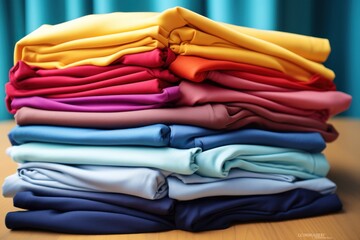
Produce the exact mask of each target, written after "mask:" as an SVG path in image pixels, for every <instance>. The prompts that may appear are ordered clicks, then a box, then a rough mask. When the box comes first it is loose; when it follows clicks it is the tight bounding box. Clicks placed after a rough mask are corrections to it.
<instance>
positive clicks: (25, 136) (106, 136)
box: [9, 124, 326, 153]
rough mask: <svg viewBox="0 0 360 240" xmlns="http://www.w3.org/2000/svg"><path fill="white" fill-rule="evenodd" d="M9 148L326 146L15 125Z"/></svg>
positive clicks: (292, 137)
mask: <svg viewBox="0 0 360 240" xmlns="http://www.w3.org/2000/svg"><path fill="white" fill-rule="evenodd" d="M9 140H10V142H11V143H12V144H13V145H20V144H23V143H28V142H47V143H63V144H77V145H112V146H115V145H137V146H155V147H175V148H194V147H201V148H202V149H203V150H208V149H211V148H216V147H220V146H224V145H230V144H255V145H266V146H274V147H285V148H294V149H300V150H304V151H307V152H313V153H315V152H321V151H322V150H323V149H324V148H325V146H326V144H325V141H324V139H323V138H322V137H321V135H320V134H319V133H315V132H313V133H301V132H271V131H266V130H260V129H241V130H235V131H228V132H226V131H218V130H211V129H206V128H201V127H196V126H189V125H170V126H167V125H164V124H154V125H149V126H144V127H137V128H126V129H109V130H104V129H90V128H75V127H74V128H71V127H57V126H45V125H30V126H17V127H15V128H13V129H12V130H11V131H10V133H9Z"/></svg>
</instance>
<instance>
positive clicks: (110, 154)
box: [7, 143, 329, 179]
mask: <svg viewBox="0 0 360 240" xmlns="http://www.w3.org/2000/svg"><path fill="white" fill-rule="evenodd" d="M139 152H141V153H142V154H139ZM7 153H8V155H9V156H10V157H11V158H12V159H13V160H14V161H15V162H18V163H26V162H52V163H63V164H73V165H105V166H124V167H151V168H156V169H161V170H165V171H168V172H171V173H179V174H184V175H190V174H193V173H194V172H196V173H197V174H199V175H201V176H206V177H218V178H224V177H226V176H227V175H228V174H229V171H230V170H231V169H233V168H235V169H236V168H239V169H242V170H247V171H252V172H259V173H275V174H288V175H293V176H295V177H298V178H301V179H309V178H317V177H323V176H325V175H326V174H327V172H328V171H329V164H328V162H327V160H326V159H325V157H324V156H323V155H322V154H320V153H314V154H310V153H307V152H303V151H300V150H296V149H287V148H276V147H268V146H256V145H226V146H222V147H218V148H213V149H210V150H207V151H204V152H202V150H201V148H190V149H176V148H154V147H130V146H81V145H65V144H50V143H25V144H22V145H19V146H13V147H10V148H8V151H7ZM149 159H151V160H149Z"/></svg>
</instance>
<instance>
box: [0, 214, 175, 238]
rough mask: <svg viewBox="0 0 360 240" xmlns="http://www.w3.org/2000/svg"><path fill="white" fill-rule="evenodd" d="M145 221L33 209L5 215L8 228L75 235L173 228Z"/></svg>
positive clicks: (157, 222) (127, 217)
mask: <svg viewBox="0 0 360 240" xmlns="http://www.w3.org/2000/svg"><path fill="white" fill-rule="evenodd" d="M156 219H158V220H159V221H156V220H155V217H153V218H151V219H148V218H143V217H142V216H133V215H128V214H126V213H114V212H100V211H91V210H89V211H85V210H83V211H70V212H61V211H56V210H35V211H23V212H12V213H8V214H7V216H6V219H5V223H6V226H7V227H8V228H10V229H14V230H15V229H37V230H45V231H52V232H62V233H75V234H115V233H145V232H160V231H167V230H172V229H174V226H173V225H171V224H168V223H166V222H165V221H164V220H162V219H161V218H160V217H158V218H156Z"/></svg>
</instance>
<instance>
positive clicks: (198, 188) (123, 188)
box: [3, 163, 336, 200]
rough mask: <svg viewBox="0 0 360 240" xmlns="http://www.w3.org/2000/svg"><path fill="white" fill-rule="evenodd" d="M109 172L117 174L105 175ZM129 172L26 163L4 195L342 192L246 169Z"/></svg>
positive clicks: (323, 182) (319, 182)
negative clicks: (219, 174)
mask: <svg viewBox="0 0 360 240" xmlns="http://www.w3.org/2000/svg"><path fill="white" fill-rule="evenodd" d="M111 168H113V169H111ZM107 170H109V173H112V174H108V176H107V177H103V175H104V174H106V171H107ZM127 170H129V169H127V168H122V167H104V168H101V167H99V166H81V167H80V168H78V167H74V166H66V165H62V164H53V163H26V164H23V165H21V166H20V167H19V171H18V173H17V174H13V175H11V176H9V177H7V178H6V179H5V182H4V185H3V195H4V196H6V197H12V196H14V195H15V194H16V193H17V192H21V191H29V190H30V191H42V192H48V193H52V194H55V195H56V194H57V193H63V192H67V191H70V192H73V191H76V192H78V193H79V194H80V195H81V192H84V194H86V192H106V191H114V192H117V193H123V194H127V195H133V196H139V197H143V198H147V199H159V198H162V197H164V196H166V195H167V194H168V196H169V197H170V198H172V199H177V200H191V199H197V198H203V197H210V196H243V195H264V194H274V193H280V192H285V191H289V190H292V189H297V188H303V189H308V190H312V191H317V192H319V193H321V194H329V193H334V192H335V190H336V185H335V184H334V183H333V182H332V181H330V180H329V179H327V178H316V179H309V180H301V181H291V177H290V178H287V177H286V176H284V179H285V181H282V180H279V179H278V178H279V177H281V176H272V175H271V174H256V173H253V174H252V173H251V172H248V173H245V172H242V171H240V172H238V173H235V175H233V176H232V177H231V178H226V179H220V178H217V179H211V180H209V181H208V182H204V179H203V178H201V177H199V176H198V177H195V178H194V177H191V179H187V180H186V178H187V177H190V176H183V177H184V178H185V179H184V178H183V179H180V178H179V176H177V175H175V176H171V175H170V176H168V177H166V176H167V175H168V174H169V173H163V172H162V173H160V172H159V171H156V170H153V169H146V168H138V170H137V171H136V170H134V172H132V173H128V174H127V175H125V176H121V174H123V173H124V171H127ZM57 171H58V172H57ZM97 171H98V173H96V172H97ZM152 171H153V173H151V172H152ZM77 173H79V174H77ZM86 173H88V174H86ZM117 173H118V174H117ZM126 177H131V179H129V178H126ZM144 177H145V178H146V183H144ZM126 179H128V181H126ZM286 179H287V180H288V181H286ZM205 181H206V180H205ZM166 182H167V183H166ZM159 191H160V193H159Z"/></svg>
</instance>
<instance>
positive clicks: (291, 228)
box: [0, 119, 360, 240]
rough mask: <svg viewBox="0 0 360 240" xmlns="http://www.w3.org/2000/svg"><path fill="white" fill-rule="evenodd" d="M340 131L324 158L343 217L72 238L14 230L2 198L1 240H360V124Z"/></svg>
mask: <svg viewBox="0 0 360 240" xmlns="http://www.w3.org/2000/svg"><path fill="white" fill-rule="evenodd" d="M331 122H332V123H333V124H334V125H335V127H336V128H337V129H338V131H339V132H340V137H339V138H338V139H337V141H336V142H334V143H331V144H328V147H327V148H326V150H325V154H326V156H327V158H328V160H329V162H330V164H331V171H330V173H329V175H328V177H329V178H330V179H331V180H333V181H334V182H335V183H337V185H338V190H337V193H338V195H339V197H340V199H341V200H342V202H343V205H344V210H343V211H342V212H340V213H336V214H331V215H327V216H319V217H313V218H307V219H299V220H291V221H282V222H264V223H251V224H239V225H236V226H233V227H231V228H228V229H225V230H220V231H209V232H202V233H189V232H184V231H178V230H177V231H170V232H162V233H148V234H130V235H129V234H124V235H70V234H57V233H48V232H37V231H10V230H8V229H7V228H6V227H5V223H4V218H5V215H6V213H7V212H8V211H14V210H15V208H14V207H13V206H12V199H8V198H3V197H0V201H1V205H0V206H1V210H0V211H1V217H0V218H1V223H0V239H1V240H3V239H19V240H20V239H21V240H23V239H26V240H32V239H33V240H42V239H44V240H50V239H59V240H70V239H71V240H78V239H86V240H93V239H120V240H123V239H128V240H135V239H148V240H155V239H156V240H161V239H164V240H174V239H186V240H191V239H206V240H212V239H213V240H220V239H224V240H232V239H241V240H248V239H256V240H257V239H267V240H268V239H276V240H281V239H284V240H285V239H286V240H289V239H297V240H320V239H334V240H339V239H344V240H352V239H354V240H355V239H360V120H351V119H333V120H332V121H331ZM13 126H14V123H13V122H2V123H0V157H1V167H0V178H1V179H4V178H5V177H6V176H8V175H10V174H12V173H14V172H15V171H16V164H15V163H14V162H12V161H11V159H10V158H9V157H8V156H6V155H5V149H6V148H7V147H8V146H9V145H10V144H9V142H8V140H7V133H8V132H9V130H10V129H11V128H12V127H13Z"/></svg>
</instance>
